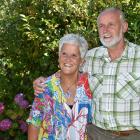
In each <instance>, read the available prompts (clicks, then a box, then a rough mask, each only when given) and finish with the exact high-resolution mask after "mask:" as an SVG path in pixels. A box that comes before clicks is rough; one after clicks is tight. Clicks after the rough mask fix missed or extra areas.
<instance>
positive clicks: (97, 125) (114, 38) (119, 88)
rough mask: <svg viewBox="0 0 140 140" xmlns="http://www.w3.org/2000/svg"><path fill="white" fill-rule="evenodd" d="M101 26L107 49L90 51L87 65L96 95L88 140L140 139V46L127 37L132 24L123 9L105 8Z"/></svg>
mask: <svg viewBox="0 0 140 140" xmlns="http://www.w3.org/2000/svg"><path fill="white" fill-rule="evenodd" d="M97 24H98V30H99V37H100V41H101V43H102V44H103V46H101V47H98V48H94V49H91V50H89V51H88V53H87V55H86V63H85V65H84V66H83V71H84V72H88V73H89V79H88V80H89V84H90V88H91V90H92V92H93V107H94V110H93V120H92V124H91V125H89V126H87V132H88V139H89V140H93V139H94V140H133V139H135V140H138V139H139V138H140V88H139V87H140V46H138V45H135V44H133V43H130V42H128V41H127V40H126V39H125V38H124V33H125V32H126V31H127V29H128V23H127V22H126V21H125V18H124V15H123V13H122V11H121V10H119V9H117V8H107V9H105V10H104V11H102V12H101V13H100V15H99V16H98V18H97ZM38 82H39V80H36V81H35V82H34V85H36V84H38ZM40 82H41V81H40Z"/></svg>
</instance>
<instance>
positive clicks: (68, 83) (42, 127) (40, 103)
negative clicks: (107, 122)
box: [27, 34, 92, 140]
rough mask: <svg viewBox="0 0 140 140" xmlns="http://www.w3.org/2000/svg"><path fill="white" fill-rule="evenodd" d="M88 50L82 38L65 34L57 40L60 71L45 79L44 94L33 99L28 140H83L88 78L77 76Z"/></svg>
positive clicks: (88, 111)
mask: <svg viewBox="0 0 140 140" xmlns="http://www.w3.org/2000/svg"><path fill="white" fill-rule="evenodd" d="M87 49H88V44H87V41H86V40H85V39H84V38H83V37H81V36H78V35H75V34H67V35H65V36H64V37H62V38H61V39H60V42H59V59H58V61H59V66H60V70H59V71H58V72H57V73H55V74H53V75H52V76H50V77H48V78H47V80H46V82H45V85H46V88H45V91H44V92H43V93H40V94H38V96H36V97H35V99H34V102H33V105H32V110H31V112H30V116H29V118H28V120H27V122H28V123H29V128H28V140H74V139H75V140H84V137H85V127H86V124H87V122H89V121H90V120H91V114H92V113H91V98H92V94H91V92H90V90H89V85H88V80H87V74H86V73H84V74H81V73H79V67H80V65H82V64H83V63H84V56H85V54H86V52H87Z"/></svg>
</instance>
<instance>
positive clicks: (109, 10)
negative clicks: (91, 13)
mask: <svg viewBox="0 0 140 140" xmlns="http://www.w3.org/2000/svg"><path fill="white" fill-rule="evenodd" d="M109 12H118V13H119V14H120V20H121V21H123V22H124V21H126V19H125V15H124V13H123V11H122V10H121V9H119V8H117V7H110V8H106V9H104V10H103V11H102V12H101V13H100V14H99V16H98V17H97V23H99V18H100V16H102V15H103V14H105V13H109Z"/></svg>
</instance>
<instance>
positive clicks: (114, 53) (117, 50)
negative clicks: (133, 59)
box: [108, 40, 125, 61]
mask: <svg viewBox="0 0 140 140" xmlns="http://www.w3.org/2000/svg"><path fill="white" fill-rule="evenodd" d="M124 49H125V41H124V40H122V41H121V42H119V43H118V44H117V45H116V46H115V47H113V48H108V54H109V57H110V58H111V60H112V61H114V60H116V59H118V58H120V57H121V55H122V53H123V51H124Z"/></svg>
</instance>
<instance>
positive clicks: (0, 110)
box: [0, 103, 5, 114]
mask: <svg viewBox="0 0 140 140" xmlns="http://www.w3.org/2000/svg"><path fill="white" fill-rule="evenodd" d="M4 108H5V106H4V104H3V103H0V114H2V113H3V111H4Z"/></svg>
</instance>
